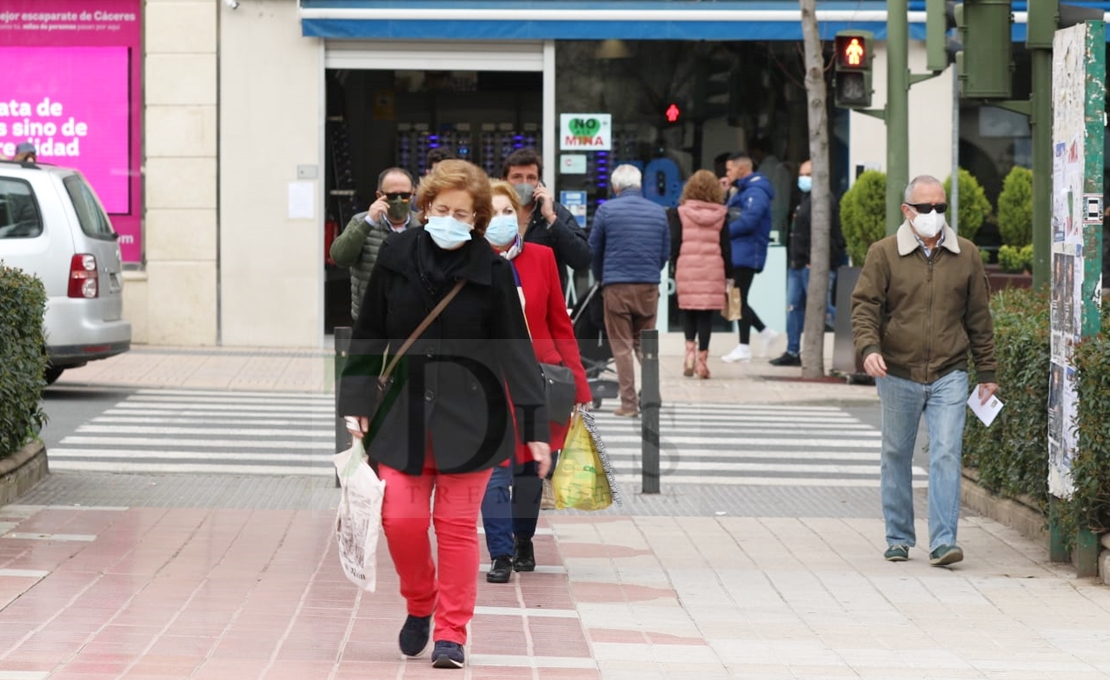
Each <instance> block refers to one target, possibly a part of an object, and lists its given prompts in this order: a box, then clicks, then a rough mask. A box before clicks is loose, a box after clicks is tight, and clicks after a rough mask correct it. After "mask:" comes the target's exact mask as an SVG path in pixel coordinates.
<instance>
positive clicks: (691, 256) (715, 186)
mask: <svg viewBox="0 0 1110 680" xmlns="http://www.w3.org/2000/svg"><path fill="white" fill-rule="evenodd" d="M724 197H725V190H724V189H723V188H722V187H721V185H720V183H719V182H718V181H717V177H716V176H715V175H714V174H713V173H712V172H710V171H709V170H698V171H697V172H695V173H694V174H693V175H691V176H690V179H688V180H687V181H686V186H684V187H683V188H682V197H681V198H680V199H679V206H678V209H677V210H676V211H675V212H674V214H675V215H676V217H677V219H678V222H679V225H678V226H679V228H678V229H677V230H672V232H671V234H672V240H671V252H672V253H674V252H677V253H678V260H677V262H676V263H675V274H674V280H675V287H676V290H677V293H678V308H679V310H681V312H682V329H683V331H684V333H685V335H686V358H685V360H684V361H683V364H682V374H683V375H685V376H687V377H690V376H693V375H697V376H698V377H699V378H703V379H707V378H709V364H708V360H709V338H710V335H711V334H712V332H713V315H714V314H717V313H719V312H720V310H721V308H722V307H723V306H724V304H725V256H726V255H725V253H726V251H727V249H728V232H727V231H725V228H724V227H725V214H726V212H727V209H726V208H725V206H724V205H723V204H722V201H724ZM676 237H677V238H676ZM676 241H677V242H676Z"/></svg>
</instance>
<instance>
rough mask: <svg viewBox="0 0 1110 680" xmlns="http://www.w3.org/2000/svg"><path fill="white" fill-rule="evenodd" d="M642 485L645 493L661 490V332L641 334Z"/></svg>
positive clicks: (654, 331)
mask: <svg viewBox="0 0 1110 680" xmlns="http://www.w3.org/2000/svg"><path fill="white" fill-rule="evenodd" d="M640 349H641V353H642V354H641V355H642V356H643V359H642V360H641V362H640V368H641V371H640V377H641V383H642V384H641V385H640V419H641V435H640V437H641V453H640V459H641V460H640V463H641V465H640V484H641V491H642V492H643V493H659V407H660V406H661V405H662V402H661V398H660V395H659V331H657V330H649V331H644V332H643V333H641V335H640Z"/></svg>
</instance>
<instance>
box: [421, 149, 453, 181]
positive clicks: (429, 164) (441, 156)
mask: <svg viewBox="0 0 1110 680" xmlns="http://www.w3.org/2000/svg"><path fill="white" fill-rule="evenodd" d="M454 158H456V156H455V152H454V151H452V150H451V149H448V148H447V147H445V146H437V147H433V148H431V149H428V155H426V156H425V157H424V174H425V175H427V174H429V173H431V171H432V170H435V168H436V164H437V163H439V162H440V161H449V160H452V159H454Z"/></svg>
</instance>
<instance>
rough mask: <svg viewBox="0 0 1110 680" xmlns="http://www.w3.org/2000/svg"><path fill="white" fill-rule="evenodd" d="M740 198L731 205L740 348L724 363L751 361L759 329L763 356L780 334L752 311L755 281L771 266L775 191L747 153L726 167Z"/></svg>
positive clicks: (729, 229) (729, 231)
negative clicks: (753, 340)
mask: <svg viewBox="0 0 1110 680" xmlns="http://www.w3.org/2000/svg"><path fill="white" fill-rule="evenodd" d="M725 167H726V171H727V174H728V178H729V180H730V181H731V182H732V184H733V185H734V186H735V187H736V194H735V195H734V196H733V197H732V198H731V199H729V202H728V217H727V218H726V219H727V220H728V233H729V239H730V243H731V246H732V279H733V281H734V282H735V284H736V287H737V288H739V289H740V300H741V307H740V322H739V324H740V344H739V345H737V346H736V347H735V348H734V349H733V350H732V351H731V352H729V353H728V354H726V355H724V356H723V357H721V359H722V360H723V361H727V362H730V363H731V362H734V361H751V358H752V350H751V345H750V341H751V333H752V328H755V330H756V332H758V333H759V337H760V339H762V340H763V353H764V354H766V353H767V346H768V345H770V344H771V342H773V341H774V339H775V338H776V337H777V336H778V333H776V332H775V331H773V330H771V329H770V328H767V327H766V326H765V325H764V324H763V322H762V321H760V319H759V315H758V314H756V313H755V310H754V309H752V306H751V301H750V300H749V299H748V293H749V291H750V290H751V287H752V279H754V278H755V275H756V274H758V273H759V272H761V271H763V265H764V264H766V262H767V244H768V243H769V242H770V240H771V203H772V201H773V200H774V198H775V189H774V188H773V187H772V186H771V182H770V181H768V180H767V178H766V177H764V176H763V175H761V174H759V173H758V172H755V171H754V170H753V167H752V159H751V157H750V156H748V155H747V154H745V153H737V154H733V156H732V157H731V158H729V159H728V162H727V163H726V164H725Z"/></svg>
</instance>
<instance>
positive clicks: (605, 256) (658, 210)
mask: <svg viewBox="0 0 1110 680" xmlns="http://www.w3.org/2000/svg"><path fill="white" fill-rule="evenodd" d="M642 181H643V177H642V175H641V173H640V171H639V170H638V169H637V168H636V167H635V166H633V165H619V166H617V168H616V169H615V170H613V174H612V176H611V177H610V178H609V182H610V184H611V185H612V187H613V193H614V194H616V197H615V198H613V199H611V200H609V201H606V202H605V203H603V204H602V205H601V206H600V207H598V209H597V211H595V212H594V222H593V227H592V228H591V230H590V249H591V250H592V251H593V262H592V263H591V266H592V267H593V272H594V278H595V279H597V280H598V281H600V282H601V286H602V295H603V297H604V300H605V331H606V333H608V334H609V345H610V347H611V348H612V350H613V360H614V362H615V363H616V365H617V382H618V384H619V388H620V398H621V405H620V407H619V408H618V409H617V410H615V411H613V415H617V416H624V417H629V418H635V417H636V416H638V415H640V398H639V396H638V395H637V393H636V368H635V364H634V363H633V360H632V357H633V355H635V356H636V357H637V359H638V358H639V357H640V354H641V352H640V334H641V333H643V332H644V331H645V330H649V329H652V328H655V316H656V314H657V313H658V309H659V274H660V272H661V271H662V270H663V267H665V266H666V265H667V260H668V259H669V258H670V252H671V236H670V230H669V229H668V228H667V213H666V211H664V210H663V207H662V206H660V205H659V204H657V203H652V202H651V201H649V200H647V199H646V198H644V197H643V193H642V191H641V190H640V185H641V183H642Z"/></svg>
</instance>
